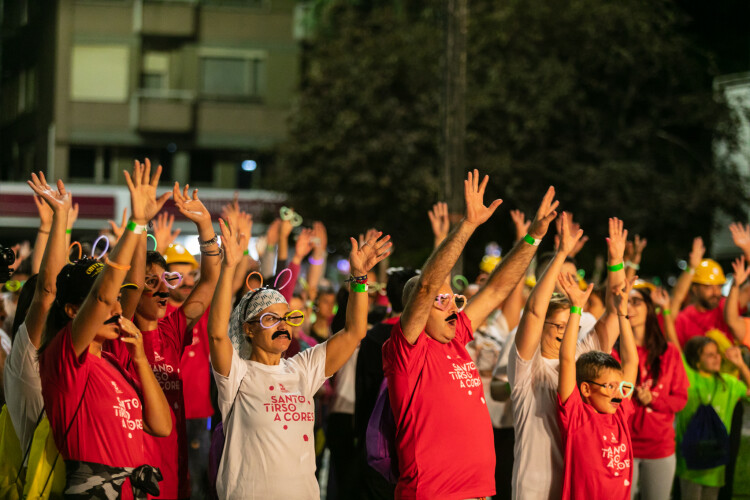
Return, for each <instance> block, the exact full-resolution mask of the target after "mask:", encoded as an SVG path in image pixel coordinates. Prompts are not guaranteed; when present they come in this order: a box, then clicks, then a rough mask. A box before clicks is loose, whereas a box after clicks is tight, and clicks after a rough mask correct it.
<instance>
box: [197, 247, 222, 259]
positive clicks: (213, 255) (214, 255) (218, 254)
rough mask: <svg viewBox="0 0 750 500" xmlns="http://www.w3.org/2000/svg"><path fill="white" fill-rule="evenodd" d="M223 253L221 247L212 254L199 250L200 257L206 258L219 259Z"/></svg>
mask: <svg viewBox="0 0 750 500" xmlns="http://www.w3.org/2000/svg"><path fill="white" fill-rule="evenodd" d="M223 253H224V249H222V248H221V247H219V248H217V249H216V250H215V251H213V252H209V251H208V250H204V249H203V248H201V255H205V256H206V257H221V255H222V254H223Z"/></svg>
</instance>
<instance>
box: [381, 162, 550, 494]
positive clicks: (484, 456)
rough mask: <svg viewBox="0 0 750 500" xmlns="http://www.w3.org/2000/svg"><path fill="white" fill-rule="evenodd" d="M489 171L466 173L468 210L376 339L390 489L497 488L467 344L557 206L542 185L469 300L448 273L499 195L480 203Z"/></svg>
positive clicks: (518, 274) (522, 267)
mask: <svg viewBox="0 0 750 500" xmlns="http://www.w3.org/2000/svg"><path fill="white" fill-rule="evenodd" d="M488 181H489V177H488V176H485V177H484V179H482V180H481V182H480V178H479V172H478V171H477V170H474V171H473V172H469V173H468V175H467V179H466V180H465V181H464V199H465V203H466V214H465V216H464V218H463V219H462V220H461V221H460V222H459V223H458V224H457V225H456V226H455V227H454V228H453V230H452V231H450V233H448V235H447V237H446V238H445V239H444V240H443V241H442V243H440V245H439V246H438V247H437V248H436V249H435V251H434V252H433V254H432V255H431V256H430V258H429V259H428V260H427V262H426V263H425V265H424V268H423V269H422V273H421V274H420V275H418V276H415V277H413V278H411V279H410V280H409V281H408V282H407V283H406V285H405V287H404V306H405V307H404V312H403V314H402V315H401V318H400V320H399V322H398V323H396V324H395V325H394V326H393V330H392V332H391V337H390V339H388V340H387V341H386V343H385V344H384V346H383V369H384V372H385V376H386V378H387V379H388V394H389V399H390V404H391V408H392V410H393V414H394V417H395V422H396V448H397V452H398V466H399V480H398V484H397V486H396V498H400V499H414V498H459V499H464V498H476V497H482V496H489V495H494V494H495V451H494V448H493V435H492V424H491V422H490V418H489V413H488V411H487V406H486V404H485V403H486V402H485V399H484V394H483V389H482V381H481V379H480V377H479V373H478V371H477V369H476V366H475V365H474V363H473V362H472V361H471V358H470V356H469V353H468V352H467V351H466V347H465V346H466V344H467V343H468V342H469V341H470V340H471V339H472V338H473V334H472V332H473V327H472V325H481V324H482V323H483V322H484V321H485V319H486V318H487V316H488V315H489V314H490V313H491V312H492V311H493V310H495V309H496V308H497V307H499V305H500V304H501V303H502V302H503V301H504V300H505V299H506V297H507V296H508V294H510V292H511V290H513V288H514V287H515V286H516V284H517V283H518V281H519V280H520V279H521V278H522V276H523V275H524V273H525V272H526V268H527V267H528V265H529V262H530V261H531V259H532V257H533V256H534V254H535V253H536V249H537V245H538V244H539V241H540V240H541V238H542V237H543V236H544V235H545V234H546V233H547V229H548V227H549V224H550V222H551V221H552V220H553V219H554V218H555V216H556V215H557V213H556V212H555V208H556V207H557V205H558V202H556V201H554V196H555V191H554V188H551V187H550V189H549V190H548V191H547V193H546V195H545V196H544V199H543V201H542V204H541V206H540V207H539V211H538V212H537V215H536V218H535V219H534V222H533V223H532V224H531V226H530V228H529V234H527V235H526V236H525V237H524V238H523V240H522V241H521V242H519V243H518V244H517V245H516V246H515V247H514V248H513V249H512V250H511V251H510V252H509V253H508V254H507V255H506V257H505V259H503V262H502V263H501V264H500V265H499V266H498V267H497V268H496V269H495V270H494V271H493V273H492V275H490V277H489V279H488V280H487V283H486V284H485V285H484V286H483V287H482V289H481V290H480V291H479V292H477V293H476V294H475V295H474V296H473V297H472V299H471V300H470V301H468V303H467V301H466V299H465V298H464V297H463V296H461V295H455V294H453V293H452V290H451V288H450V285H449V284H448V281H447V278H448V276H449V275H450V271H451V269H452V268H453V266H454V264H455V263H456V261H457V260H458V257H459V256H460V255H461V252H463V249H464V246H465V245H466V242H467V241H468V240H469V238H470V237H471V235H472V234H473V233H474V231H475V230H476V229H477V227H479V226H480V225H481V224H483V223H484V222H486V221H487V220H488V219H489V218H490V217H491V216H492V214H493V213H494V212H495V210H496V209H497V207H499V206H500V204H501V203H502V200H495V201H493V202H492V203H491V204H490V205H489V206H485V204H484V192H485V188H486V187H487V183H488Z"/></svg>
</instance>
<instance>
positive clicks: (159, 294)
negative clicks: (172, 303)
mask: <svg viewBox="0 0 750 500" xmlns="http://www.w3.org/2000/svg"><path fill="white" fill-rule="evenodd" d="M154 297H159V298H161V299H168V298H169V293H167V292H156V293H154Z"/></svg>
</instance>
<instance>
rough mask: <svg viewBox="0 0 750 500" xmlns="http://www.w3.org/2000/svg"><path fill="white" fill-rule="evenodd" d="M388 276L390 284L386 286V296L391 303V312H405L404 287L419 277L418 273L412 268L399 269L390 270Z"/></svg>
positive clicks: (387, 272)
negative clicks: (414, 277) (412, 279)
mask: <svg viewBox="0 0 750 500" xmlns="http://www.w3.org/2000/svg"><path fill="white" fill-rule="evenodd" d="M386 274H387V275H388V282H387V283H386V285H385V295H386V296H387V297H388V302H390V303H391V311H392V312H394V313H400V312H403V311H404V301H403V295H404V285H406V282H407V281H409V280H410V279H411V278H412V277H413V276H416V275H417V271H416V270H415V269H412V268H411V267H398V268H393V269H388V271H386Z"/></svg>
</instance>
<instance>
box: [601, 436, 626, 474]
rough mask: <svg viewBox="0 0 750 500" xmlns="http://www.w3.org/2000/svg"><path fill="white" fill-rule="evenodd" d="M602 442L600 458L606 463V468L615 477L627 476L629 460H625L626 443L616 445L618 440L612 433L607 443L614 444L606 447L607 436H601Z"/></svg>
mask: <svg viewBox="0 0 750 500" xmlns="http://www.w3.org/2000/svg"><path fill="white" fill-rule="evenodd" d="M602 440H603V441H604V444H603V447H602V458H604V461H605V462H606V467H607V468H608V469H610V470H611V471H612V472H613V473H614V475H615V476H619V475H621V474H625V475H627V473H626V471H627V469H629V468H630V459H629V458H626V457H627V456H628V445H627V443H620V444H616V443H617V441H618V440H617V438H616V437H615V435H614V433H611V434H610V438H609V441H610V442H611V443H615V444H610V445H609V446H607V441H608V439H607V436H602Z"/></svg>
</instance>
